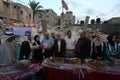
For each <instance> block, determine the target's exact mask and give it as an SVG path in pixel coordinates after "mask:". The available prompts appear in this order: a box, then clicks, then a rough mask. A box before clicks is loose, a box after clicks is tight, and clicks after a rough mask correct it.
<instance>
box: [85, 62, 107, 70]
mask: <svg viewBox="0 0 120 80" xmlns="http://www.w3.org/2000/svg"><path fill="white" fill-rule="evenodd" d="M87 65H88V66H89V67H91V68H94V69H97V70H98V69H100V70H101V69H104V67H105V65H104V64H103V62H101V61H97V60H90V61H88V62H87Z"/></svg>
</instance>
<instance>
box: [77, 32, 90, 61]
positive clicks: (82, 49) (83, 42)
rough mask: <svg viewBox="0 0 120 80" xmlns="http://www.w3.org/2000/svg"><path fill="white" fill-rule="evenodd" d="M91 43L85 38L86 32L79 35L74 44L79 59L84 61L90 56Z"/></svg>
mask: <svg viewBox="0 0 120 80" xmlns="http://www.w3.org/2000/svg"><path fill="white" fill-rule="evenodd" d="M90 52H91V41H90V40H89V39H87V38H86V32H84V31H83V32H81V33H80V38H79V39H78V41H77V44H76V56H77V57H78V58H81V59H86V58H88V57H89V56H90Z"/></svg>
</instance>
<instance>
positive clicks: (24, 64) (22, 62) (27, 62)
mask: <svg viewBox="0 0 120 80" xmlns="http://www.w3.org/2000/svg"><path fill="white" fill-rule="evenodd" d="M30 64H31V62H30V60H19V61H17V62H16V63H15V66H16V68H17V69H27V68H28V67H29V66H30Z"/></svg>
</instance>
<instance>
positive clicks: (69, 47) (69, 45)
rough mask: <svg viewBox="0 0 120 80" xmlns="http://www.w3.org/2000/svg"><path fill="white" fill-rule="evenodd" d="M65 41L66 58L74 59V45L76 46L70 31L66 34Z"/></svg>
mask: <svg viewBox="0 0 120 80" xmlns="http://www.w3.org/2000/svg"><path fill="white" fill-rule="evenodd" d="M65 41H66V57H68V58H73V57H75V53H74V51H75V45H76V41H77V40H76V38H75V37H73V36H72V32H71V30H69V31H68V32H67V36H66V37H65Z"/></svg>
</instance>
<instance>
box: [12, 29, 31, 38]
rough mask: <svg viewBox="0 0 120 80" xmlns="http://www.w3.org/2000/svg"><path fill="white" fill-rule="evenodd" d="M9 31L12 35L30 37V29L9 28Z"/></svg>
mask: <svg viewBox="0 0 120 80" xmlns="http://www.w3.org/2000/svg"><path fill="white" fill-rule="evenodd" d="M10 30H11V31H12V32H13V33H14V35H22V36H27V35H31V30H32V29H31V28H24V27H10Z"/></svg>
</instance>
